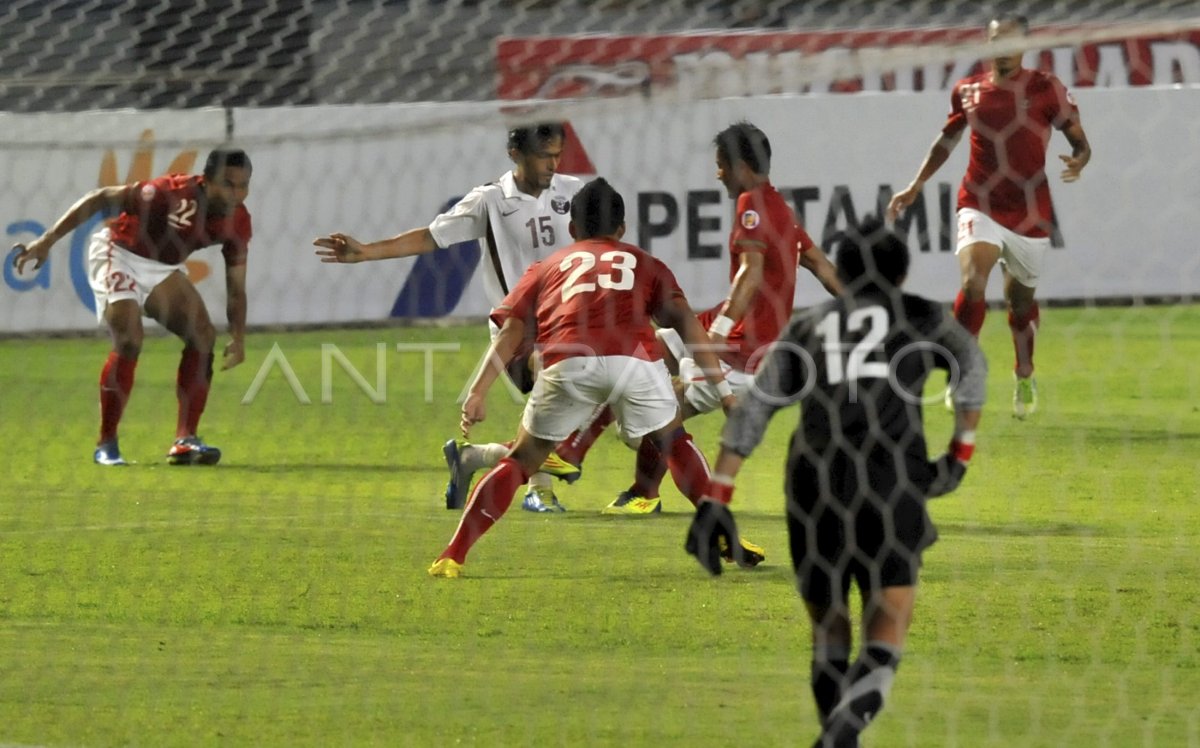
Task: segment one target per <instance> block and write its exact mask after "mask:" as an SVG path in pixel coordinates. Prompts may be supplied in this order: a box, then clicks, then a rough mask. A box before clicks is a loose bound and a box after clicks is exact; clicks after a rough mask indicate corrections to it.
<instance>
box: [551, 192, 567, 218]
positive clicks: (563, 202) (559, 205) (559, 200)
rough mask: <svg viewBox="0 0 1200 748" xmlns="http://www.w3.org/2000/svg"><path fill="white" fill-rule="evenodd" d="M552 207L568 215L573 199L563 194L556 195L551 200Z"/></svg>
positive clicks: (555, 210) (556, 211) (561, 213)
mask: <svg viewBox="0 0 1200 748" xmlns="http://www.w3.org/2000/svg"><path fill="white" fill-rule="evenodd" d="M550 207H551V208H553V209H554V212H555V213H558V214H559V215H566V214H567V211H569V210H570V209H571V201H570V200H568V199H567V198H565V197H563V196H562V195H556V196H555V197H554V198H553V199H551V200H550Z"/></svg>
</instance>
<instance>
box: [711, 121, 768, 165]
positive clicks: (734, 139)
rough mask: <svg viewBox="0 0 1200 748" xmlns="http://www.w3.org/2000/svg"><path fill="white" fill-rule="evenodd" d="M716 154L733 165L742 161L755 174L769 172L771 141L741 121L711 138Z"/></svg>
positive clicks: (759, 131)
mask: <svg viewBox="0 0 1200 748" xmlns="http://www.w3.org/2000/svg"><path fill="white" fill-rule="evenodd" d="M713 145H715V146H716V147H717V154H718V155H720V156H722V157H724V158H725V160H726V161H728V162H729V163H730V165H733V163H734V162H736V161H744V162H745V163H746V165H747V166H749V167H750V168H751V169H753V170H754V173H755V174H769V173H770V172H771V141H770V140H768V139H767V134H766V133H764V132H763V131H762V130H760V129H758V128H757V127H755V126H754V125H752V124H750V123H749V122H746V121H745V120H742V121H741V122H738V123H735V124H732V125H730V126H729V127H726V128H725V129H724V130H722V131H721V132H719V133H717V137H715V138H713Z"/></svg>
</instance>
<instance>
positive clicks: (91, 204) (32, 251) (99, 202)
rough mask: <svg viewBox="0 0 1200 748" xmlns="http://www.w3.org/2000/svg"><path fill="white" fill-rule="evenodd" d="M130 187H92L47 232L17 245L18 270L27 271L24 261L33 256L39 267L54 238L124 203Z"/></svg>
mask: <svg viewBox="0 0 1200 748" xmlns="http://www.w3.org/2000/svg"><path fill="white" fill-rule="evenodd" d="M129 189H130V186H129V185H117V186H115V187H100V188H98V189H95V190H92V191H91V192H89V193H87V194H86V195H84V196H83V197H81V198H79V200H78V201H76V203H75V204H74V205H72V206H71V207H70V208H68V209H67V212H66V213H63V214H62V217H61V218H59V219H58V220H57V221H55V222H54V225H53V226H51V227H50V228H49V230H47V231H46V233H44V234H42V235H41V236H39V237H38V238H37V239H34V240H33V241H31V242H29V243H28V244H16V245H14V247H13V248H14V249H19V250H21V251H20V252H18V253H17V256H16V257H14V258H13V266H14V267H16V269H17V272H18V273H21V272H24V270H25V263H27V262H29V261H30V260H33V269H34V270H38V269H40V268H41V267H42V264H43V263H44V262H45V261H46V257H47V256H49V254H50V248H51V247H53V246H54V243H55V242H57V241H58V240H59V239H61V238H63V237H64V236H66V235H67V234H69V233H71V232H72V231H74V230H75V229H76V228H78V227H79V226H80V225H81V224H82V223H83V222H84V221H86V220H87V219H89V218H91V217H92V216H93V215H95V214H96V213H98V212H99V211H101V210H104V209H106V208H113V209H115V208H119V207H121V205H123V204H124V202H125V196H126V195H127V194H129Z"/></svg>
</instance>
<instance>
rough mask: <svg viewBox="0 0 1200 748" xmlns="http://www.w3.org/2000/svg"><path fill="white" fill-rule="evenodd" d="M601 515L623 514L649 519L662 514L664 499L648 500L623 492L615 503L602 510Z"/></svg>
mask: <svg viewBox="0 0 1200 748" xmlns="http://www.w3.org/2000/svg"><path fill="white" fill-rule="evenodd" d="M600 513H601V514H621V515H626V516H630V517H647V516H649V515H651V514H661V513H662V499H647V498H645V497H644V496H637V495H635V494H633V493H630V492H629V491H622V492H621V493H619V494H617V498H615V499H613V503H611V504H609V505H608V506H606V507H604V508H603V509H601V510H600Z"/></svg>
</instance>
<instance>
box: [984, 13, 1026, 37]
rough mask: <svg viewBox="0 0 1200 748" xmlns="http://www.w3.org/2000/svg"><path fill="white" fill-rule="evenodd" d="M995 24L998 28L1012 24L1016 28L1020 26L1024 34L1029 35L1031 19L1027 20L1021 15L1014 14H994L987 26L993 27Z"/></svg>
mask: <svg viewBox="0 0 1200 748" xmlns="http://www.w3.org/2000/svg"><path fill="white" fill-rule="evenodd" d="M993 23H994V24H996V25H998V26H1003V25H1004V24H1006V23H1011V24H1014V25H1016V26H1020V27H1021V33H1022V34H1028V33H1029V19H1028V18H1026V17H1025V16H1023V15H1021V14H1020V13H1012V12H1003V13H993V14H992V17H991V19H990V20H988V22H987V25H988V26H991V25H992V24H993Z"/></svg>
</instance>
